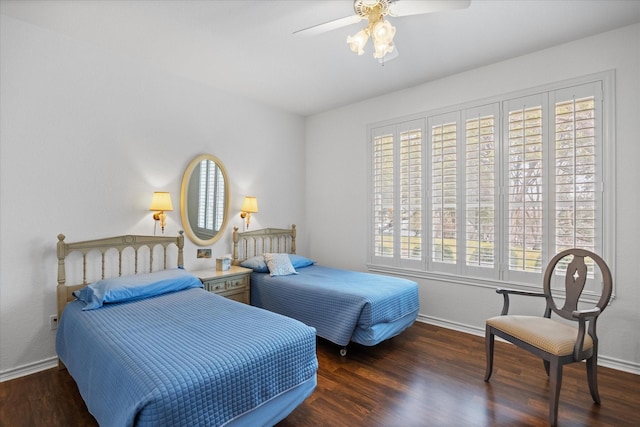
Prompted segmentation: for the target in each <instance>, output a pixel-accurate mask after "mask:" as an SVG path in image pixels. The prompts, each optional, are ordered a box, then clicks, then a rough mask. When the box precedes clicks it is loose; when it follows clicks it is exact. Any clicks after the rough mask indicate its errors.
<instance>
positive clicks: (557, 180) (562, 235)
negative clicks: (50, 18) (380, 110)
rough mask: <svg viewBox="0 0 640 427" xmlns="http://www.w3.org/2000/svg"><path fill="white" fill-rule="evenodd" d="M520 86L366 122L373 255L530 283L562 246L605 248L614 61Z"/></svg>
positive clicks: (603, 251)
mask: <svg viewBox="0 0 640 427" xmlns="http://www.w3.org/2000/svg"><path fill="white" fill-rule="evenodd" d="M605 88H606V90H605ZM527 92H528V93H529V94H528V95H527V94H525V92H524V91H523V92H521V94H524V95H523V96H518V97H513V98H509V99H503V100H496V99H493V100H492V101H491V103H479V104H478V105H477V106H469V105H466V106H464V107H460V108H459V109H452V110H450V111H448V112H442V111H438V112H437V113H432V114H428V113H425V115H424V118H423V119H419V120H412V121H409V120H406V121H399V122H397V123H392V124H389V123H387V124H386V126H380V127H372V128H370V129H371V132H372V139H371V141H372V144H371V151H370V154H371V159H372V163H371V167H372V169H371V170H372V175H371V177H372V181H371V187H370V188H371V190H372V195H371V201H372V204H371V206H372V208H373V211H372V221H371V224H372V230H371V232H372V234H371V236H372V242H373V244H372V245H371V253H370V255H371V257H370V260H371V262H372V265H373V266H377V265H380V266H384V267H387V266H391V267H396V268H400V269H402V268H412V269H424V270H425V271H426V272H429V273H433V277H436V278H442V277H447V278H450V277H452V275H458V276H459V277H463V276H466V277H473V278H483V279H490V280H501V281H505V282H509V283H511V284H527V285H533V286H540V284H541V276H542V273H543V271H544V268H545V267H546V265H547V263H548V261H549V260H550V259H551V257H553V255H555V254H556V253H558V252H559V251H561V250H564V249H567V248H572V247H578V248H583V249H588V250H591V251H593V252H595V253H598V254H600V255H603V256H604V257H605V259H606V258H607V256H609V257H611V256H612V255H611V250H612V249H607V247H608V248H611V247H612V246H613V243H612V241H611V238H608V239H607V240H606V241H605V235H606V234H605V233H604V230H612V229H613V227H614V215H613V213H612V209H613V206H614V205H615V203H613V202H614V201H615V198H614V197H613V195H612V190H614V189H613V184H612V183H613V180H612V179H610V180H609V181H610V182H605V173H604V171H605V167H606V169H607V171H608V172H607V173H608V175H606V176H609V177H612V176H613V169H612V168H613V159H614V158H615V156H614V155H613V153H614V151H615V150H614V144H613V142H614V141H613V138H611V143H610V144H609V143H608V144H607V145H604V143H603V141H604V132H605V131H606V129H607V128H611V127H612V126H611V123H613V122H614V120H613V119H614V118H613V113H612V112H609V113H608V114H605V111H604V107H605V106H607V105H613V100H608V101H607V102H606V103H605V100H604V93H609V94H611V95H612V94H613V73H602V75H601V76H600V78H595V77H594V76H591V77H585V78H581V79H576V80H574V81H573V82H572V84H569V83H565V84H564V85H562V84H555V85H553V86H552V87H547V88H545V89H539V90H538V91H527ZM610 110H612V109H610ZM425 123H426V125H425ZM608 136H613V134H611V132H609V135H608ZM605 154H606V155H607V156H606V158H605ZM607 159H608V160H607ZM605 161H607V163H606V164H605ZM609 170H611V171H610V172H609ZM609 234H611V233H609ZM607 251H608V253H607ZM609 262H611V260H609ZM560 268H562V266H560ZM387 271H389V270H387ZM440 273H444V274H445V275H446V276H440ZM594 274H597V273H595V272H594V271H592V270H590V275H591V277H590V279H598V278H597V277H596V276H595V275H594ZM462 282H465V280H464V279H463V280H462ZM556 285H557V284H556ZM587 286H588V287H589V286H597V280H589V281H588V283H587ZM588 290H589V288H588Z"/></svg>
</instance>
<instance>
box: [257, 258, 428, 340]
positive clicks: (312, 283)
mask: <svg viewBox="0 0 640 427" xmlns="http://www.w3.org/2000/svg"><path fill="white" fill-rule="evenodd" d="M297 271H298V274H293V275H289V276H270V275H269V273H255V272H254V273H252V274H251V304H252V305H255V306H258V307H262V308H265V309H267V310H270V311H274V312H276V313H280V314H284V315H285V316H289V317H293V318H294V319H298V320H300V321H301V322H304V323H306V324H307V325H310V326H313V327H314V328H315V329H316V330H317V334H318V336H320V337H322V338H325V339H328V340H330V341H332V342H334V343H336V344H338V345H343V346H346V345H347V344H348V343H349V342H350V341H351V340H352V337H353V335H354V333H355V332H356V331H357V330H362V331H368V330H370V329H371V328H374V327H376V325H384V324H393V323H394V322H402V325H401V327H396V328H393V329H390V331H391V332H390V334H388V335H387V336H386V338H388V337H390V336H392V335H395V334H397V333H399V332H401V331H402V330H404V329H405V328H406V327H408V326H410V325H411V324H412V323H413V321H414V320H415V319H416V317H417V313H418V309H419V298H418V284H417V283H416V282H413V281H411V280H407V279H402V278H398V277H390V276H383V275H379V274H370V273H362V272H357V271H349V270H341V269H336V268H330V267H323V266H318V265H313V266H309V267H305V268H300V269H298V270H297ZM377 341H379V340H377ZM363 344H367V345H369V343H364V342H363Z"/></svg>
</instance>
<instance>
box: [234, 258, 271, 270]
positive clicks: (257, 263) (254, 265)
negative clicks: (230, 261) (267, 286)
mask: <svg viewBox="0 0 640 427" xmlns="http://www.w3.org/2000/svg"><path fill="white" fill-rule="evenodd" d="M240 267H245V268H250V269H252V270H253V271H254V272H256V273H268V272H269V268H268V267H267V264H266V263H265V262H264V257H263V256H262V255H258V256H254V257H251V258H247V259H245V260H244V261H242V262H241V263H240Z"/></svg>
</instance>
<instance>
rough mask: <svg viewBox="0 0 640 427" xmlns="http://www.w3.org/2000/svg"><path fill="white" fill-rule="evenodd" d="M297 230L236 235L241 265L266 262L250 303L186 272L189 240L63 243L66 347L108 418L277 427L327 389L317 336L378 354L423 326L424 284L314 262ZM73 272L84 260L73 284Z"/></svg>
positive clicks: (109, 422)
mask: <svg viewBox="0 0 640 427" xmlns="http://www.w3.org/2000/svg"><path fill="white" fill-rule="evenodd" d="M295 235H296V229H295V225H294V226H292V228H291V229H264V230H257V231H250V232H245V233H239V232H238V230H237V228H236V229H235V230H234V232H233V256H234V260H233V262H234V264H244V265H248V264H250V263H251V262H258V264H260V260H262V264H261V265H259V266H258V267H252V268H253V270H254V272H253V273H252V277H251V302H252V305H246V304H242V303H238V302H236V301H231V300H228V299H226V298H224V297H221V296H219V295H215V294H213V293H210V292H207V291H205V290H204V289H203V288H202V283H201V282H200V280H199V279H197V277H195V276H193V275H191V274H190V273H188V272H186V271H185V270H183V269H182V265H183V245H184V237H183V236H182V233H181V234H180V236H178V237H164V236H162V237H160V236H158V237H156V236H131V235H128V236H119V237H113V238H107V239H99V240H92V241H85V242H77V243H66V242H65V241H64V236H63V235H59V236H58V246H57V255H58V288H57V295H58V315H59V319H60V323H59V328H58V333H57V337H56V350H57V352H58V356H59V359H60V364H61V366H66V368H67V369H68V371H69V373H70V374H71V376H72V377H73V378H74V379H75V381H76V383H77V385H78V389H79V391H80V394H81V395H82V397H83V399H84V400H85V402H86V404H87V407H88V409H89V411H90V412H91V413H92V414H93V415H94V417H95V418H96V420H97V421H98V423H99V424H100V425H101V426H118V427H120V426H133V425H135V426H154V427H158V426H179V425H185V426H186V425H188V426H219V425H224V426H271V425H274V424H276V423H277V422H278V421H280V420H282V419H284V418H285V417H286V416H287V415H288V414H289V413H291V411H293V410H294V409H295V408H296V407H297V406H298V405H299V404H300V403H302V402H303V401H304V400H305V399H306V398H307V397H308V396H309V395H310V394H311V393H312V392H313V390H314V389H315V387H316V385H317V369H318V361H317V358H316V335H317V336H320V337H322V338H326V339H328V340H330V341H333V342H335V343H336V344H338V345H340V346H342V349H341V354H342V355H346V348H347V345H348V343H349V342H351V341H353V342H357V343H360V344H364V345H375V344H377V343H379V342H381V341H382V340H385V339H388V338H390V337H393V336H395V335H397V334H399V333H401V332H402V331H403V330H405V329H406V328H408V327H409V326H410V325H411V324H413V322H414V321H415V319H416V317H417V313H418V289H417V284H416V283H415V282H412V281H409V280H404V279H399V278H391V277H386V276H380V275H373V274H366V273H356V272H350V271H345V270H338V269H331V268H327V267H322V266H318V265H315V263H314V262H313V261H311V260H309V259H307V258H305V257H302V256H298V255H296V254H295V237H296V236H295ZM70 254H75V255H76V257H75V258H73V257H70V256H69V255H70ZM96 254H97V258H96ZM240 254H241V255H240ZM123 255H124V256H123ZM92 257H93V258H92ZM130 258H133V261H125V260H126V259H130ZM168 259H171V260H172V262H169V261H168ZM266 261H268V262H266ZM275 261H278V262H277V263H275V264H274V262H275ZM280 261H284V264H286V265H284V264H280ZM67 263H69V264H74V265H77V264H81V267H77V266H76V268H75V269H74V270H73V271H75V272H76V274H77V275H79V276H81V278H82V279H81V280H80V278H79V277H78V279H77V281H76V282H75V283H76V284H72V285H67V273H66V265H67ZM283 265H284V267H283ZM173 266H175V267H173ZM274 266H275V267H277V268H274ZM263 267H267V270H266V272H260V271H262V269H263ZM269 268H272V269H271V270H269ZM279 268H284V270H282V271H280V270H279ZM291 269H293V271H291ZM125 270H127V271H125ZM128 270H132V271H128ZM92 271H93V272H94V273H91V272H92ZM287 271H288V273H287ZM273 273H275V274H273ZM88 274H89V275H91V274H93V275H95V276H97V277H95V278H90V279H91V280H94V281H92V282H91V283H89V280H87V276H88Z"/></svg>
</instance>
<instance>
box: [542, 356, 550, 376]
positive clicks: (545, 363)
mask: <svg viewBox="0 0 640 427" xmlns="http://www.w3.org/2000/svg"><path fill="white" fill-rule="evenodd" d="M542 362H543V363H544V370H545V371H546V372H547V376H549V361H547V360H543V361H542Z"/></svg>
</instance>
